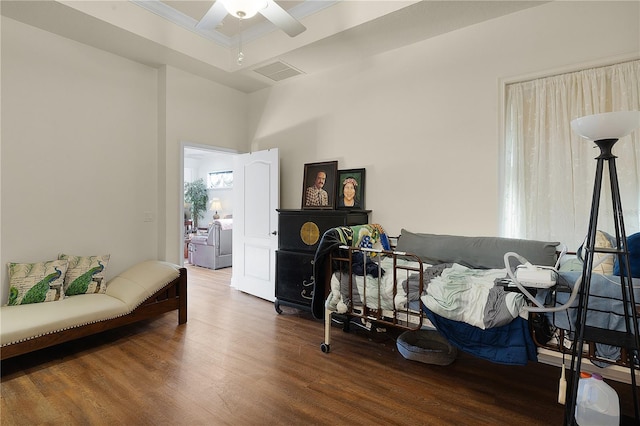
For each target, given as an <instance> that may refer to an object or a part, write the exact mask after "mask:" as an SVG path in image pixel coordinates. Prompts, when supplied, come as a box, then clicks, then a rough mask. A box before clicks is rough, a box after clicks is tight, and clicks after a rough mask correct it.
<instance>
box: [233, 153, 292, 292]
mask: <svg viewBox="0 0 640 426" xmlns="http://www.w3.org/2000/svg"><path fill="white" fill-rule="evenodd" d="M279 206H280V167H279V159H278V149H277V148H274V149H270V150H267V151H258V152H252V153H249V154H240V155H236V156H235V157H234V163H233V275H232V278H231V285H232V286H233V287H235V288H237V289H239V290H241V291H244V292H245V293H249V294H253V295H254V296H258V297H261V298H263V299H266V300H269V301H271V302H273V301H274V300H275V289H276V286H275V278H276V273H275V270H276V249H277V248H278V212H277V211H276V209H277V208H278V207H279Z"/></svg>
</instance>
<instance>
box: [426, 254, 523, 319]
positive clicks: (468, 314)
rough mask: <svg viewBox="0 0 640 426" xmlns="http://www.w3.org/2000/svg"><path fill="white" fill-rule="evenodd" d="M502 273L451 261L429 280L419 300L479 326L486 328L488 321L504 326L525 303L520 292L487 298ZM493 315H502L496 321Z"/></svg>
mask: <svg viewBox="0 0 640 426" xmlns="http://www.w3.org/2000/svg"><path fill="white" fill-rule="evenodd" d="M505 275H506V270H505V269H471V268H467V267H466V266H462V265H459V264H457V263H454V264H453V265H452V266H451V267H450V268H446V269H445V270H444V271H443V272H442V275H440V276H438V277H435V278H433V279H432V280H431V282H430V283H429V287H428V290H427V294H426V295H423V296H422V297H421V300H422V302H423V303H424V304H425V306H426V307H427V308H428V309H429V310H430V311H432V312H434V313H436V314H438V315H440V316H442V317H444V318H448V319H451V320H455V321H462V322H465V323H467V324H471V325H474V326H476V327H479V328H481V329H485V328H489V326H488V324H491V326H497V325H503V323H506V322H510V321H511V320H512V319H513V318H515V317H517V316H518V315H519V313H520V309H521V308H522V306H523V305H524V298H523V297H522V294H520V293H515V292H504V293H502V295H503V296H504V297H503V298H501V299H499V300H493V299H491V298H490V293H491V289H492V288H494V287H495V284H494V281H495V280H496V279H500V278H504V277H505ZM494 291H495V290H494ZM505 308H506V310H508V314H507V313H506V312H505ZM497 310H501V312H502V313H500V312H496V311H497ZM496 315H500V316H501V318H498V319H497V320H496V319H495V316H496ZM488 316H493V318H488ZM509 316H510V317H509ZM492 322H493V323H492Z"/></svg>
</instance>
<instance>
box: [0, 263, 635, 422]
mask: <svg viewBox="0 0 640 426" xmlns="http://www.w3.org/2000/svg"><path fill="white" fill-rule="evenodd" d="M188 269H189V274H188V280H189V282H188V287H189V299H188V300H189V320H188V322H187V324H185V325H182V326H178V325H177V324H178V320H177V313H175V312H174V313H168V314H165V315H163V316H162V317H159V318H157V319H155V320H149V321H146V322H143V323H140V324H136V325H132V326H126V327H123V328H120V329H117V330H111V331H108V332H104V333H102V334H99V335H95V336H92V337H88V338H85V339H81V340H78V341H75V342H70V343H67V344H63V345H59V346H57V347H54V348H49V349H45V350H42V351H39V352H37V353H33V354H27V355H24V356H21V357H17V358H14V359H9V360H6V361H4V362H2V383H1V387H2V389H1V391H2V399H1V405H0V417H1V419H2V421H1V423H2V424H3V425H36V424H52V425H53V424H56V425H58V424H69V425H76V424H79V425H103V424H104V425H107V424H108V425H267V424H282V425H303V424H310V425H321V424H322V425H324V424H326V425H346V424H349V425H361V424H362V425H395V424H400V425H403V424H407V425H408V424H411V425H419V424H427V425H440V424H453V425H460V424H465V425H496V424H501V425H507V424H509V425H525V424H526V425H536V424H538V425H549V424H561V423H562V418H563V412H564V407H563V406H562V405H559V404H558V403H557V402H556V399H557V385H558V377H559V373H560V371H559V369H558V368H553V367H550V366H547V365H543V364H538V363H530V364H529V365H527V366H525V367H512V366H502V365H496V364H492V363H489V362H485V361H482V360H479V359H477V358H474V357H472V356H469V355H466V354H460V355H459V356H458V359H457V360H456V361H455V362H454V363H453V364H451V365H449V366H446V367H442V366H435V365H427V364H422V363H418V362H414V361H408V360H405V359H404V358H403V357H402V356H401V355H400V354H399V353H398V352H397V350H396V347H395V342H394V340H393V338H392V337H391V336H390V335H388V334H381V335H373V336H372V335H368V334H365V333H364V332H363V331H356V332H353V333H344V332H342V330H341V329H340V328H339V327H334V328H333V334H332V345H331V352H330V353H329V354H325V353H323V352H321V350H320V344H321V343H322V341H323V322H322V321H316V320H314V319H312V318H311V316H310V315H309V314H308V313H305V312H301V311H298V310H295V309H292V308H287V307H283V310H284V312H283V314H281V315H278V314H277V313H276V312H275V310H274V307H273V304H272V303H269V302H266V301H264V300H261V299H258V298H255V297H252V296H249V295H247V294H244V293H241V292H239V291H237V290H234V289H232V288H230V287H229V281H230V277H231V269H230V268H228V269H223V270H219V271H212V270H208V269H204V268H199V267H193V266H188ZM616 389H617V390H618V394H619V395H621V396H622V399H623V401H625V398H626V403H627V405H628V404H629V403H630V399H631V398H630V393H631V392H630V388H629V387H628V385H624V386H620V387H616ZM621 393H626V395H622V394H621Z"/></svg>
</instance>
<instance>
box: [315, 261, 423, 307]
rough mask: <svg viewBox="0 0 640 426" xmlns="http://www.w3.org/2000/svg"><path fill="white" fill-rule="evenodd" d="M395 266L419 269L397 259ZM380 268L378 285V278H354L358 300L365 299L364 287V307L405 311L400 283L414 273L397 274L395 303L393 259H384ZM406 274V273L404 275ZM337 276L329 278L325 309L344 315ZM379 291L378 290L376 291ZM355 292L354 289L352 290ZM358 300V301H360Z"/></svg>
mask: <svg viewBox="0 0 640 426" xmlns="http://www.w3.org/2000/svg"><path fill="white" fill-rule="evenodd" d="M396 262H397V265H402V266H408V267H412V268H419V267H420V264H419V263H418V262H411V261H406V260H402V259H398V260H397V261H396ZM380 266H381V267H382V269H383V270H385V271H386V273H385V274H384V275H383V276H382V277H380V280H379V281H380V283H379V285H378V278H374V277H371V276H367V277H366V278H365V277H363V276H354V279H355V283H356V287H357V291H358V295H359V296H360V298H363V299H364V297H365V287H366V306H367V307H368V308H371V309H382V310H390V311H393V310H394V309H405V308H406V303H407V294H406V292H405V291H404V290H403V288H402V285H401V284H402V281H403V280H405V279H406V278H407V277H408V275H409V274H411V273H415V272H414V271H404V270H402V269H399V270H398V272H397V282H398V285H397V287H398V290H397V294H396V298H395V301H394V300H393V259H391V258H389V257H385V258H383V259H382V261H381V262H380ZM427 266H429V265H426V264H423V268H426V267H427ZM405 272H406V273H405ZM337 275H338V274H333V275H332V277H331V292H330V293H329V297H327V300H326V303H325V307H326V308H327V309H329V310H331V311H334V312H338V313H345V312H346V311H347V305H346V304H345V300H344V299H345V297H343V294H346V291H348V290H346V291H345V289H344V288H343V289H342V292H341V291H340V290H341V289H340V279H339V278H338V276H337ZM378 289H379V290H378ZM354 292H355V289H354ZM378 296H380V301H378ZM360 298H359V299H358V300H360Z"/></svg>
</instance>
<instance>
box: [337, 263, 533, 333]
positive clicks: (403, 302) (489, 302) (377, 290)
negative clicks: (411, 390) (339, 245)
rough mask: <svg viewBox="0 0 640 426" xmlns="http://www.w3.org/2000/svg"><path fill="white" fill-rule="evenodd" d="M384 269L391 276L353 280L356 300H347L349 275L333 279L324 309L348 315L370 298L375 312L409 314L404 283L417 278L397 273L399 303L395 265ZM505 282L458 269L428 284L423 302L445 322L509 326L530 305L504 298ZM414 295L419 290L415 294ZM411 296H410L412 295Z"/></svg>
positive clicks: (490, 273) (488, 272) (495, 273)
mask: <svg viewBox="0 0 640 426" xmlns="http://www.w3.org/2000/svg"><path fill="white" fill-rule="evenodd" d="M397 264H398V265H404V266H410V267H413V268H419V263H418V262H409V261H405V260H401V259H398V260H397ZM380 266H381V267H382V269H384V270H385V271H386V273H385V274H384V275H383V276H382V277H380V279H378V278H374V277H372V276H367V277H366V278H365V277H363V276H356V275H354V276H353V280H354V282H355V288H354V289H353V300H348V299H349V289H348V275H346V274H342V275H341V274H340V273H339V272H337V273H334V274H333V275H332V277H331V292H330V293H329V296H328V298H327V300H326V302H325V307H326V308H327V309H329V310H331V311H333V312H337V313H345V312H347V311H348V308H349V306H348V305H351V306H352V307H353V306H362V305H363V304H364V303H363V302H364V301H365V295H366V306H367V307H368V308H370V309H380V310H383V311H389V312H393V311H402V310H405V309H407V304H408V303H409V302H411V300H409V298H408V297H407V293H406V291H405V290H404V288H403V285H402V282H403V281H404V280H406V279H407V278H408V277H409V275H411V274H414V273H416V272H415V271H410V270H402V269H399V270H398V271H397V273H396V275H397V290H396V291H397V293H396V296H395V300H394V297H393V288H394V276H393V260H392V259H391V258H384V259H383V260H382V261H381V262H380ZM429 266H431V265H427V264H423V268H424V269H426V268H428V267H429ZM505 276H506V270H505V269H471V268H467V267H465V266H462V265H459V264H456V263H454V264H453V265H451V266H450V267H447V268H445V269H443V271H442V274H441V275H439V276H436V277H434V278H432V279H431V280H430V281H429V282H428V283H426V284H425V285H426V288H425V291H424V292H423V294H422V296H421V297H420V300H422V303H424V305H425V306H426V307H427V308H428V309H429V310H430V311H432V312H434V313H436V314H438V315H440V316H442V317H444V318H448V319H451V320H455V321H461V322H465V323H467V324H471V325H473V326H476V327H478V328H481V329H486V328H491V327H496V326H500V325H504V324H507V323H509V322H511V321H512V320H513V318H515V317H517V316H518V315H519V314H520V312H521V309H522V307H523V306H524V303H525V301H524V298H523V297H522V294H520V293H515V292H505V291H503V290H502V289H501V288H498V287H496V286H495V284H494V282H495V280H496V279H500V278H504V277H505ZM340 278H342V283H341V279H340ZM407 288H408V286H407ZM365 289H366V293H365ZM415 291H417V290H416V289H414V292H415ZM409 292H410V293H411V290H410V291H409ZM416 300H417V298H416ZM416 309H417V308H416Z"/></svg>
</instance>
